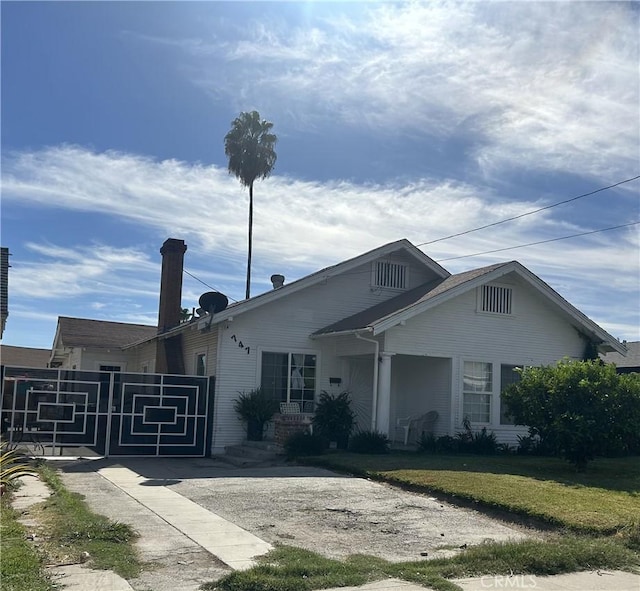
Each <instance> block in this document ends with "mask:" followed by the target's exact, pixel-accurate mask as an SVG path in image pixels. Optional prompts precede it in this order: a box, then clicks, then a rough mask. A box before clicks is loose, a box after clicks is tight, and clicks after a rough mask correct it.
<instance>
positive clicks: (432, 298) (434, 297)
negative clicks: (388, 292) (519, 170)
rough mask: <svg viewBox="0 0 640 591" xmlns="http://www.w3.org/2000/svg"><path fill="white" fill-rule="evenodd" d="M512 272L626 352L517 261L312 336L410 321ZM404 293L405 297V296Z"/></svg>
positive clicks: (427, 287)
mask: <svg viewBox="0 0 640 591" xmlns="http://www.w3.org/2000/svg"><path fill="white" fill-rule="evenodd" d="M509 273H516V274H517V275H518V276H519V277H521V278H522V279H524V281H525V282H527V283H529V284H530V285H531V286H532V287H533V288H534V289H536V290H537V291H538V292H540V293H541V294H542V295H543V296H545V297H546V298H547V299H548V300H550V301H551V302H552V303H553V304H554V305H555V306H556V308H557V309H559V311H560V312H561V313H562V314H563V315H564V316H565V317H567V318H568V319H569V321H570V322H571V323H572V324H573V325H574V326H576V328H579V329H580V330H581V331H582V332H584V333H586V334H587V335H588V336H589V337H590V338H591V339H594V340H595V341H597V342H599V343H600V344H602V345H603V346H604V347H606V348H607V349H608V350H611V351H618V352H619V353H622V354H624V353H625V351H626V349H625V347H624V345H623V344H622V343H620V342H619V341H618V340H617V339H616V338H614V337H613V336H611V335H610V334H609V333H608V332H606V331H605V330H604V329H603V328H601V327H600V326H598V325H597V324H596V323H595V322H593V320H591V319H590V318H588V317H587V316H586V315H585V314H583V313H582V312H580V310H578V309H577V308H575V307H574V306H573V305H572V304H570V303H569V302H568V301H567V300H565V299H564V298H563V297H562V296H561V295H560V294H559V293H558V292H556V291H555V290H554V289H552V288H551V287H550V286H549V285H547V284H546V283H545V282H544V281H542V279H540V278H539V277H538V276H537V275H535V274H534V273H532V272H531V271H529V270H528V269H527V268H526V267H524V266H523V265H521V264H520V263H519V262H517V261H511V262H508V263H498V264H495V265H490V266H488V267H481V268H479V269H473V270H471V271H466V272H464V273H458V274H456V275H451V276H450V277H448V278H447V279H444V280H443V281H441V282H439V283H438V282H436V283H435V284H424V285H422V286H420V287H419V288H416V289H414V290H411V292H407V293H405V294H401V295H400V296H397V297H396V298H393V299H391V300H389V301H387V302H383V303H382V304H378V305H376V306H374V307H373V308H369V309H368V310H365V311H364V312H360V313H359V314H356V315H354V316H350V317H348V318H345V319H343V320H341V321H339V322H336V323H334V324H332V325H330V326H327V327H325V328H322V329H320V330H319V331H317V332H316V333H314V334H313V335H312V336H316V337H320V336H324V335H335V334H338V333H345V332H347V333H348V332H358V331H364V330H366V331H369V332H372V333H373V335H377V334H380V333H383V332H384V331H385V330H387V329H389V328H391V327H393V326H396V325H398V324H400V323H401V322H403V321H406V320H409V319H410V318H413V317H414V316H416V315H418V314H421V313H422V312H425V311H426V310H429V309H430V308H433V307H435V306H437V305H439V304H441V303H443V302H445V301H447V300H449V299H452V298H454V297H457V296H459V295H460V294H462V293H465V292H467V291H469V290H471V289H475V288H476V287H477V286H479V285H482V284H485V283H488V282H490V281H495V280H497V279H499V278H500V277H503V276H504V275H507V274H509ZM403 296H404V297H403Z"/></svg>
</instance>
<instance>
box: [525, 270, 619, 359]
mask: <svg viewBox="0 0 640 591" xmlns="http://www.w3.org/2000/svg"><path fill="white" fill-rule="evenodd" d="M516 265H517V268H516V272H517V273H518V275H520V277H523V278H524V279H525V280H527V281H528V282H529V283H530V284H531V285H533V286H534V287H536V288H537V289H538V290H539V291H540V292H542V293H543V294H544V295H546V296H547V297H548V298H549V299H550V300H551V301H553V303H555V304H556V305H557V306H558V307H559V308H560V309H561V310H562V311H563V312H564V313H565V314H567V315H568V316H569V317H571V318H572V319H573V320H574V321H575V322H576V323H578V324H579V325H580V326H581V327H582V328H583V329H585V330H586V331H588V332H591V333H593V334H594V335H595V336H597V337H598V338H599V339H600V340H601V341H602V343H603V344H607V345H609V346H610V347H611V348H613V349H614V350H615V351H617V352H618V353H620V354H622V355H625V354H626V352H627V349H626V347H625V346H624V345H623V344H622V343H621V342H620V341H618V339H616V338H615V337H614V336H612V335H610V334H609V333H608V332H607V331H606V330H604V328H602V327H600V326H599V325H598V324H596V323H595V322H594V321H593V320H591V318H589V317H588V316H587V315H586V314H584V313H583V312H581V311H580V310H578V308H576V307H575V306H574V305H573V304H571V303H569V302H568V301H567V300H565V299H564V298H563V297H562V296H561V295H560V294H559V293H558V292H557V291H555V290H554V289H553V288H552V287H551V286H549V285H547V284H546V283H545V282H544V281H543V280H542V279H540V278H539V277H538V276H537V275H535V274H534V273H532V272H531V271H529V269H527V268H526V267H523V266H522V265H521V264H520V263H516Z"/></svg>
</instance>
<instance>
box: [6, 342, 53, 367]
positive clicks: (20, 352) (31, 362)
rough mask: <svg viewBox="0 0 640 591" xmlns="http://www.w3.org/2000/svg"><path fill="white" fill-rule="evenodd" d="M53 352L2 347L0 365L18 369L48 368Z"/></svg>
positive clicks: (10, 346)
mask: <svg viewBox="0 0 640 591" xmlns="http://www.w3.org/2000/svg"><path fill="white" fill-rule="evenodd" d="M50 357H51V350H49V349H36V348H34V347H14V346H12V345H0V364H2V365H12V366H18V367H48V363H49V358H50Z"/></svg>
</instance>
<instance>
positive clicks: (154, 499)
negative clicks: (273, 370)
mask: <svg viewBox="0 0 640 591" xmlns="http://www.w3.org/2000/svg"><path fill="white" fill-rule="evenodd" d="M98 473H99V474H100V475H101V476H102V477H103V478H106V479H107V480H108V481H109V482H111V483H112V484H114V485H115V486H117V487H118V488H119V489H121V490H122V491H124V492H125V493H127V494H128V495H129V496H130V497H132V498H133V499H135V500H136V501H137V502H139V503H140V504H142V505H144V506H145V507H147V508H148V509H150V510H151V511H153V512H154V513H155V514H156V515H158V516H159V517H161V518H162V519H164V520H165V521H166V522H167V523H169V524H170V525H172V526H173V527H175V528H176V529H177V530H179V531H181V532H182V533H183V534H184V535H186V536H187V537H188V538H190V539H191V540H193V541H194V542H196V543H197V544H199V545H200V546H202V547H203V548H204V549H205V550H207V551H208V552H210V553H211V554H213V555H214V556H217V557H218V558H219V559H220V560H222V562H224V563H225V564H227V565H229V566H230V567H231V568H233V569H235V570H243V569H247V568H251V567H252V566H254V565H255V561H254V560H253V559H254V558H255V557H256V556H261V555H263V554H266V553H267V552H269V551H270V550H272V549H273V546H272V545H271V544H269V543H267V542H265V541H263V540H261V539H260V538H258V537H257V536H254V535H253V534H251V533H249V532H248V531H246V530H244V529H242V528H241V527H238V526H237V525H235V524H233V523H231V522H230V521H227V520H226V519H223V518H222V517H220V516H218V515H216V514H215V513H212V512H211V511H208V510H207V509H204V508H203V507H201V506H200V505H198V504H197V503H194V502H193V501H190V500H189V499H186V498H185V497H183V496H182V495H180V494H178V493H176V492H174V491H172V490H171V489H169V488H167V487H166V486H157V485H155V484H153V485H151V486H149V485H145V483H146V482H147V479H145V478H144V477H142V476H140V475H139V474H136V473H135V472H133V471H132V470H129V469H128V468H125V467H123V466H109V467H105V468H101V469H100V470H99V471H98Z"/></svg>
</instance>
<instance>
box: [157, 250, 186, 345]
mask: <svg viewBox="0 0 640 591" xmlns="http://www.w3.org/2000/svg"><path fill="white" fill-rule="evenodd" d="M186 250H187V245H186V244H185V243H184V240H178V239H176V238H168V239H167V240H165V241H164V244H163V245H162V248H161V249H160V254H161V255H162V277H161V279H160V306H159V309H158V332H159V333H163V332H165V331H167V330H169V329H170V328H173V327H174V326H178V324H180V315H181V311H182V270H183V264H184V253H185V252H186Z"/></svg>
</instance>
